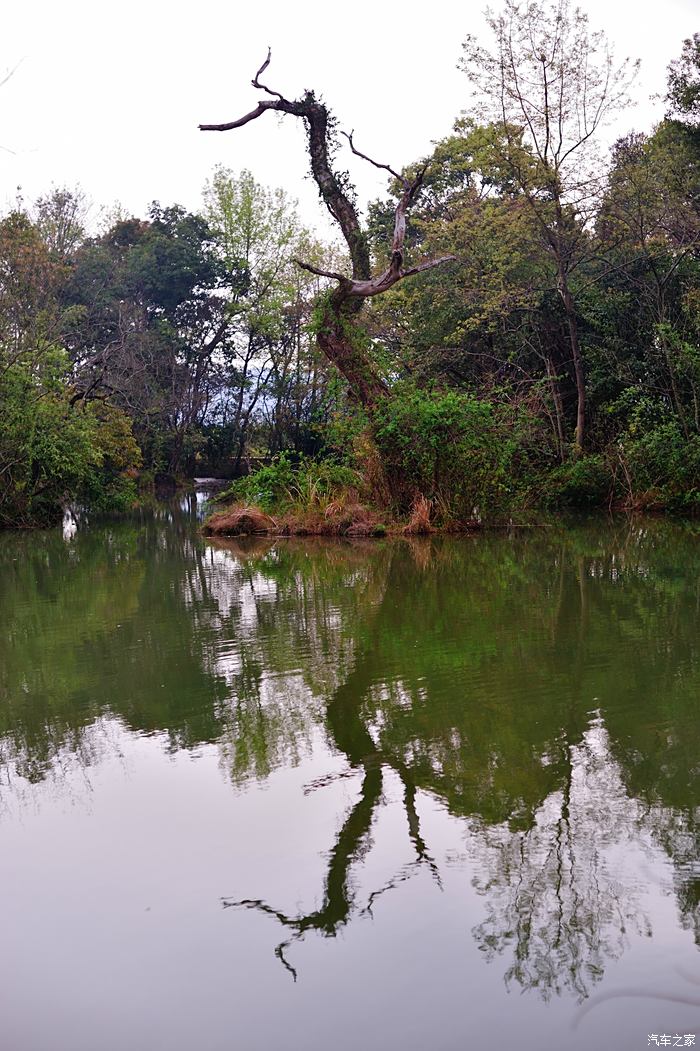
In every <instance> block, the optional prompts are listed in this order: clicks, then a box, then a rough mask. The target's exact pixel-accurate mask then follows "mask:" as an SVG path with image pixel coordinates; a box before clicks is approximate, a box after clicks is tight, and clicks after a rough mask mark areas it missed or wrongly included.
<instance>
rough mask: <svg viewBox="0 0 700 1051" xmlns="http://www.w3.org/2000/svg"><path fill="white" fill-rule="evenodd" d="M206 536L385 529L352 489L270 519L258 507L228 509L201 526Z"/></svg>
mask: <svg viewBox="0 0 700 1051" xmlns="http://www.w3.org/2000/svg"><path fill="white" fill-rule="evenodd" d="M203 528H204V532H205V533H206V535H207V536H219V537H221V536H224V537H225V536H234V537H236V536H251V535H257V536H261V535H276V536H351V537H361V536H383V535H384V534H385V533H386V527H385V525H384V523H383V521H382V519H381V517H380V516H379V514H378V513H377V512H376V511H373V510H372V509H371V508H368V507H366V506H365V505H364V504H363V503H361V502H360V501H359V499H358V496H357V493H356V492H355V491H354V490H348V491H347V492H345V493H342V494H340V496H338V497H337V498H336V499H334V500H332V501H331V502H330V503H328V504H327V505H326V506H325V507H311V508H304V507H297V508H291V509H290V510H288V511H286V512H284V513H283V514H281V515H279V516H278V517H277V518H272V517H271V516H270V515H267V514H265V512H264V511H261V510H260V508H259V507H250V506H246V507H228V508H226V510H224V511H219V512H217V513H216V514H213V515H212V516H211V518H209V519H207V521H206V522H205V523H204V527H203Z"/></svg>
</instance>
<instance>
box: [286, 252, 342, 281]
mask: <svg viewBox="0 0 700 1051" xmlns="http://www.w3.org/2000/svg"><path fill="white" fill-rule="evenodd" d="M292 262H293V263H296V265H297V266H298V267H301V269H302V270H308V272H309V273H310V274H316V276H317V277H332V278H333V279H334V280H335V281H347V280H348V278H346V277H344V276H343V274H337V273H336V272H335V270H321V269H320V267H318V266H313V265H312V264H311V263H305V262H304V261H303V260H302V259H297V258H296V256H294V257H293V258H292Z"/></svg>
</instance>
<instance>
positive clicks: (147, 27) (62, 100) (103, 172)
mask: <svg viewBox="0 0 700 1051" xmlns="http://www.w3.org/2000/svg"><path fill="white" fill-rule="evenodd" d="M9 3H10V5H11V7H12V8H14V10H8V9H7V6H8V5H6V9H5V10H4V12H3V27H2V28H3V33H2V42H1V44H0V72H1V71H2V70H8V69H11V68H13V67H14V66H15V65H16V64H17V63H18V62H19V63H20V65H19V67H18V68H17V69H16V71H15V72H14V74H13V76H12V77H11V78H10V80H9V81H8V82H7V83H6V84H5V85H4V86H3V87H2V88H0V103H1V105H0V145H1V146H2V147H4V148H3V150H2V151H0V173H1V174H0V207H2V208H7V207H8V205H10V204H11V203H12V202H13V201H14V199H15V194H16V188H17V186H21V187H22V194H23V196H24V198H25V200H28V201H29V200H32V199H33V198H34V197H36V196H37V195H38V194H40V193H43V192H46V191H47V190H49V189H50V187H51V185H52V183H53V184H57V185H68V186H75V185H76V184H79V185H80V186H81V187H82V188H83V190H85V192H86V193H87V194H88V195H89V197H90V198H92V199H93V200H94V201H95V202H96V203H97V204H98V205H107V206H110V205H112V204H113V203H114V202H115V201H119V202H121V204H122V205H123V206H124V207H125V208H126V209H127V210H128V211H130V212H133V213H135V214H137V215H144V214H145V212H146V208H147V205H148V202H150V201H151V200H153V199H158V200H160V201H161V203H163V204H172V203H174V202H178V203H181V204H183V205H185V206H186V207H188V208H197V207H198V206H199V203H200V195H201V189H202V186H203V183H204V181H205V179H206V178H207V177H208V175H209V174H210V173H211V171H212V169H213V167H214V165H215V164H216V163H223V164H225V165H226V166H227V167H230V168H232V169H233V170H234V171H239V170H240V169H242V168H249V169H250V170H251V171H252V172H253V174H254V175H255V177H256V178H257V179H258V181H260V182H262V183H266V184H267V185H271V186H282V187H284V189H285V190H287V192H288V193H289V194H290V195H291V196H292V197H297V198H299V200H300V205H301V212H302V216H303V218H304V220H305V221H306V222H307V223H309V224H314V223H315V224H316V225H318V226H319V227H323V226H325V223H324V222H323V209H322V207H321V206H320V204H318V203H317V198H316V192H315V189H314V188H313V186H312V185H311V184H310V181H309V180H308V178H307V177H306V176H307V166H306V152H305V146H304V137H303V130H302V128H301V127H300V123H301V122H299V121H295V120H293V119H291V118H286V119H285V120H281V119H280V118H278V117H277V115H275V114H266V115H265V116H264V117H262V118H261V119H260V120H258V121H256V122H255V123H252V124H249V125H247V126H246V127H245V128H242V129H239V130H237V131H232V132H226V133H221V134H215V133H203V132H199V131H198V130H197V125H198V124H199V123H200V122H201V123H215V122H222V121H227V120H232V119H234V118H236V117H239V116H241V115H243V114H244V113H246V112H247V111H248V110H250V109H252V108H253V107H254V105H255V103H256V102H257V98H258V93H257V92H256V91H255V90H254V89H253V88H252V87H251V85H250V80H251V78H252V76H253V74H254V73H255V70H256V69H257V67H258V66H259V65H260V63H261V62H262V60H263V59H264V57H265V54H266V51H267V46H268V44H269V45H271V46H272V51H273V60H272V65H271V66H270V68H269V69H268V70H267V72H266V76H265V77H264V78H263V79H264V80H265V81H266V82H267V83H268V84H270V85H271V86H272V87H274V88H276V89H277V90H279V91H281V92H282V93H283V94H285V95H286V96H287V97H294V96H296V95H297V94H298V93H299V92H300V91H301V90H302V89H303V88H305V87H313V88H314V89H316V90H317V91H320V92H322V93H323V95H324V97H325V99H326V101H327V102H328V103H329V104H330V106H331V108H332V109H333V110H334V112H335V113H336V114H337V116H338V117H339V120H340V127H341V128H345V129H347V130H351V129H353V128H354V129H355V141H356V144H357V146H358V148H359V149H361V150H363V151H364V152H367V153H369V154H370V155H371V156H374V157H376V159H378V160H381V161H383V162H385V163H389V164H391V165H392V166H393V167H395V168H397V167H400V166H401V165H403V164H405V163H408V162H409V161H411V160H414V159H416V158H417V157H419V156H422V155H424V154H426V153H427V152H429V149H430V143H431V141H432V140H435V139H438V138H440V137H442V136H443V135H446V134H448V133H449V131H450V129H451V126H452V123H453V121H454V119H455V117H456V116H457V115H458V114H459V112H460V110H461V109H462V108H463V106H464V104H465V101H466V78H465V76H464V74H463V73H460V72H459V71H458V70H457V68H456V64H457V61H458V58H459V56H460V53H461V43H462V41H463V39H464V37H465V35H466V34H467V33H477V34H481V33H482V27H483V22H482V16H481V11H482V8H483V6H484V3H483V2H482V0H477V2H472V3H462V4H457V3H449V2H447V0H425V2H424V3H422V4H420V5H416V6H415V8H414V9H413V10H414V12H415V13H414V14H413V15H409V14H408V10H409V9H408V7H407V6H406V5H404V4H395V3H389V2H384V3H380V2H379V0H353V2H352V3H336V4H334V3H332V0H326V2H323V0H296V2H295V0H287V2H284V0H258V2H254V0H250V2H247V3H241V2H240V0H229V2H226V3H223V2H220V0H199V2H198V3H194V2H191V0H190V2H189V3H187V4H181V5H178V4H176V3H172V2H171V3H165V2H164V0H140V2H137V0H122V2H121V3H120V4H109V5H108V4H105V3H99V0H23V2H22V0H9ZM493 6H495V7H497V6H498V4H497V3H494V5H493ZM582 6H583V8H584V10H586V11H587V12H588V14H589V16H590V21H591V27H592V28H593V29H598V28H602V29H604V30H605V31H606V33H607V35H608V37H609V38H610V40H611V41H612V42H613V45H614V48H615V53H616V57H618V58H620V59H622V58H623V57H625V56H626V55H630V56H631V57H635V58H636V57H639V58H641V59H642V72H641V76H640V78H639V81H638V82H637V86H636V89H635V96H636V98H637V99H638V100H639V104H638V106H637V107H636V108H635V109H634V110H631V111H627V112H626V113H625V114H624V115H623V117H622V123H621V126H620V127H619V128H618V131H619V132H623V131H627V130H629V129H630V128H632V127H634V128H636V129H638V130H643V129H647V128H648V127H649V126H650V125H651V124H652V123H653V121H654V120H655V119H658V118H659V117H660V116H661V106H660V104H659V103H656V104H653V103H651V102H650V101H649V96H650V95H651V94H652V93H655V92H660V93H663V91H664V89H665V70H666V66H667V64H668V62H669V61H670V60H671V59H672V58H675V57H677V56H678V55H679V54H680V50H681V44H682V40H683V39H684V38H685V37H687V36H690V35H691V34H692V33H693V32H694V31H695V30H697V29H698V28H700V27H699V26H698V24H697V21H698V20H697V4H696V2H695V0H665V2H664V3H660V2H659V0H654V2H653V3H652V2H650V0H584V2H583V3H582ZM9 151H13V152H9ZM347 166H348V167H349V168H350V170H351V172H352V174H353V178H354V179H355V182H356V184H357V185H358V189H359V192H360V200H361V202H362V203H365V202H366V201H367V200H369V199H372V198H373V197H375V196H377V195H378V194H380V193H382V192H383V191H384V189H385V186H386V180H385V178H384V177H383V175H382V174H381V173H380V172H377V171H375V170H373V169H371V168H370V167H369V166H368V165H366V164H365V163H364V162H362V161H360V160H358V159H356V158H353V157H351V156H349V155H348V159H347Z"/></svg>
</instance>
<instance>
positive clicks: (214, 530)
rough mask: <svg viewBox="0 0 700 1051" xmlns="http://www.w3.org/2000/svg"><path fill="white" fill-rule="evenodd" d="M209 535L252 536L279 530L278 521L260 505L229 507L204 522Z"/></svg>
mask: <svg viewBox="0 0 700 1051" xmlns="http://www.w3.org/2000/svg"><path fill="white" fill-rule="evenodd" d="M204 532H205V533H206V534H207V536H250V535H254V534H257V535H264V534H265V533H276V532H278V526H277V522H276V521H275V520H274V518H271V517H270V515H266V514H265V512H264V511H261V510H260V508H259V507H229V508H227V509H226V510H225V511H219V512H217V513H216V514H213V515H212V516H211V518H208V519H207V521H206V522H205V523H204Z"/></svg>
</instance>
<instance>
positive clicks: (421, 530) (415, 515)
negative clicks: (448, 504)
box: [403, 493, 435, 536]
mask: <svg viewBox="0 0 700 1051" xmlns="http://www.w3.org/2000/svg"><path fill="white" fill-rule="evenodd" d="M432 509H433V505H432V502H431V501H430V500H428V498H427V497H426V496H423V494H422V493H416V495H415V496H414V498H413V504H412V505H411V517H410V518H409V520H408V523H407V524H406V525H405V526H404V528H403V531H404V533H405V534H406V535H407V536H427V535H428V534H429V533H434V532H435V529H434V527H433V525H432V523H431V521H430V516H431V512H432Z"/></svg>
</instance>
